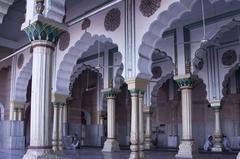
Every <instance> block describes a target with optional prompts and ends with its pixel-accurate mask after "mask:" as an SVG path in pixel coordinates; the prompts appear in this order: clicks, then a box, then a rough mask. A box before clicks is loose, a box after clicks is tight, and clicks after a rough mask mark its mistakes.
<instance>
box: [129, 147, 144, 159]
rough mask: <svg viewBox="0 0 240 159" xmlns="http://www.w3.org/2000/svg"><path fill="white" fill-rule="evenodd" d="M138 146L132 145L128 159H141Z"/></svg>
mask: <svg viewBox="0 0 240 159" xmlns="http://www.w3.org/2000/svg"><path fill="white" fill-rule="evenodd" d="M138 146H139V145H133V144H132V145H130V149H131V153H130V157H129V158H128V159H141V158H140V156H139V151H138Z"/></svg>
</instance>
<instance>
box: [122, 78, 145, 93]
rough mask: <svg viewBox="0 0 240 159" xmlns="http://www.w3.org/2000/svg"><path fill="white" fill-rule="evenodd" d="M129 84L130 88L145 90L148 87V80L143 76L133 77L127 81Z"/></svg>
mask: <svg viewBox="0 0 240 159" xmlns="http://www.w3.org/2000/svg"><path fill="white" fill-rule="evenodd" d="M125 82H126V83H127V85H128V89H129V90H130V91H131V90H138V91H139V90H141V91H145V90H146V89H147V84H148V83H149V81H148V80H146V79H142V78H132V79H128V80H126V81H125Z"/></svg>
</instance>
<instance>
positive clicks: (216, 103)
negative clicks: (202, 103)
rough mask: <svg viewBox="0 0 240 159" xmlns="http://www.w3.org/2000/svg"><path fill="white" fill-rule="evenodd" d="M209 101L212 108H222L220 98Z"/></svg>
mask: <svg viewBox="0 0 240 159" xmlns="http://www.w3.org/2000/svg"><path fill="white" fill-rule="evenodd" d="M209 103H210V106H211V108H213V109H214V110H219V109H221V108H222V107H221V101H220V100H215V101H210V102H209Z"/></svg>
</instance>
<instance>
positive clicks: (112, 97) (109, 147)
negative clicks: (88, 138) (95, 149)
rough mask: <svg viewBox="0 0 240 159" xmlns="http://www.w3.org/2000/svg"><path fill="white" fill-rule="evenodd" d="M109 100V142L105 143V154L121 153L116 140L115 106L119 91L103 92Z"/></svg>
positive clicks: (110, 89) (111, 89) (108, 90)
mask: <svg viewBox="0 0 240 159" xmlns="http://www.w3.org/2000/svg"><path fill="white" fill-rule="evenodd" d="M102 92H103V93H104V95H105V97H106V98H107V140H106V141H105V143H104V147H103V150H102V151H103V152H115V151H120V148H119V143H118V141H117V140H116V133H115V131H116V130H115V128H116V121H115V109H116V108H115V105H116V96H117V93H118V90H115V89H113V88H109V89H105V90H103V91H102Z"/></svg>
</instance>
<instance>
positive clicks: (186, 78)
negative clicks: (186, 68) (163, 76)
mask: <svg viewBox="0 0 240 159" xmlns="http://www.w3.org/2000/svg"><path fill="white" fill-rule="evenodd" d="M174 80H175V81H176V82H177V84H178V86H179V87H180V89H186V88H188V89H189V88H192V85H193V78H192V75H191V74H185V75H179V76H174Z"/></svg>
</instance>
